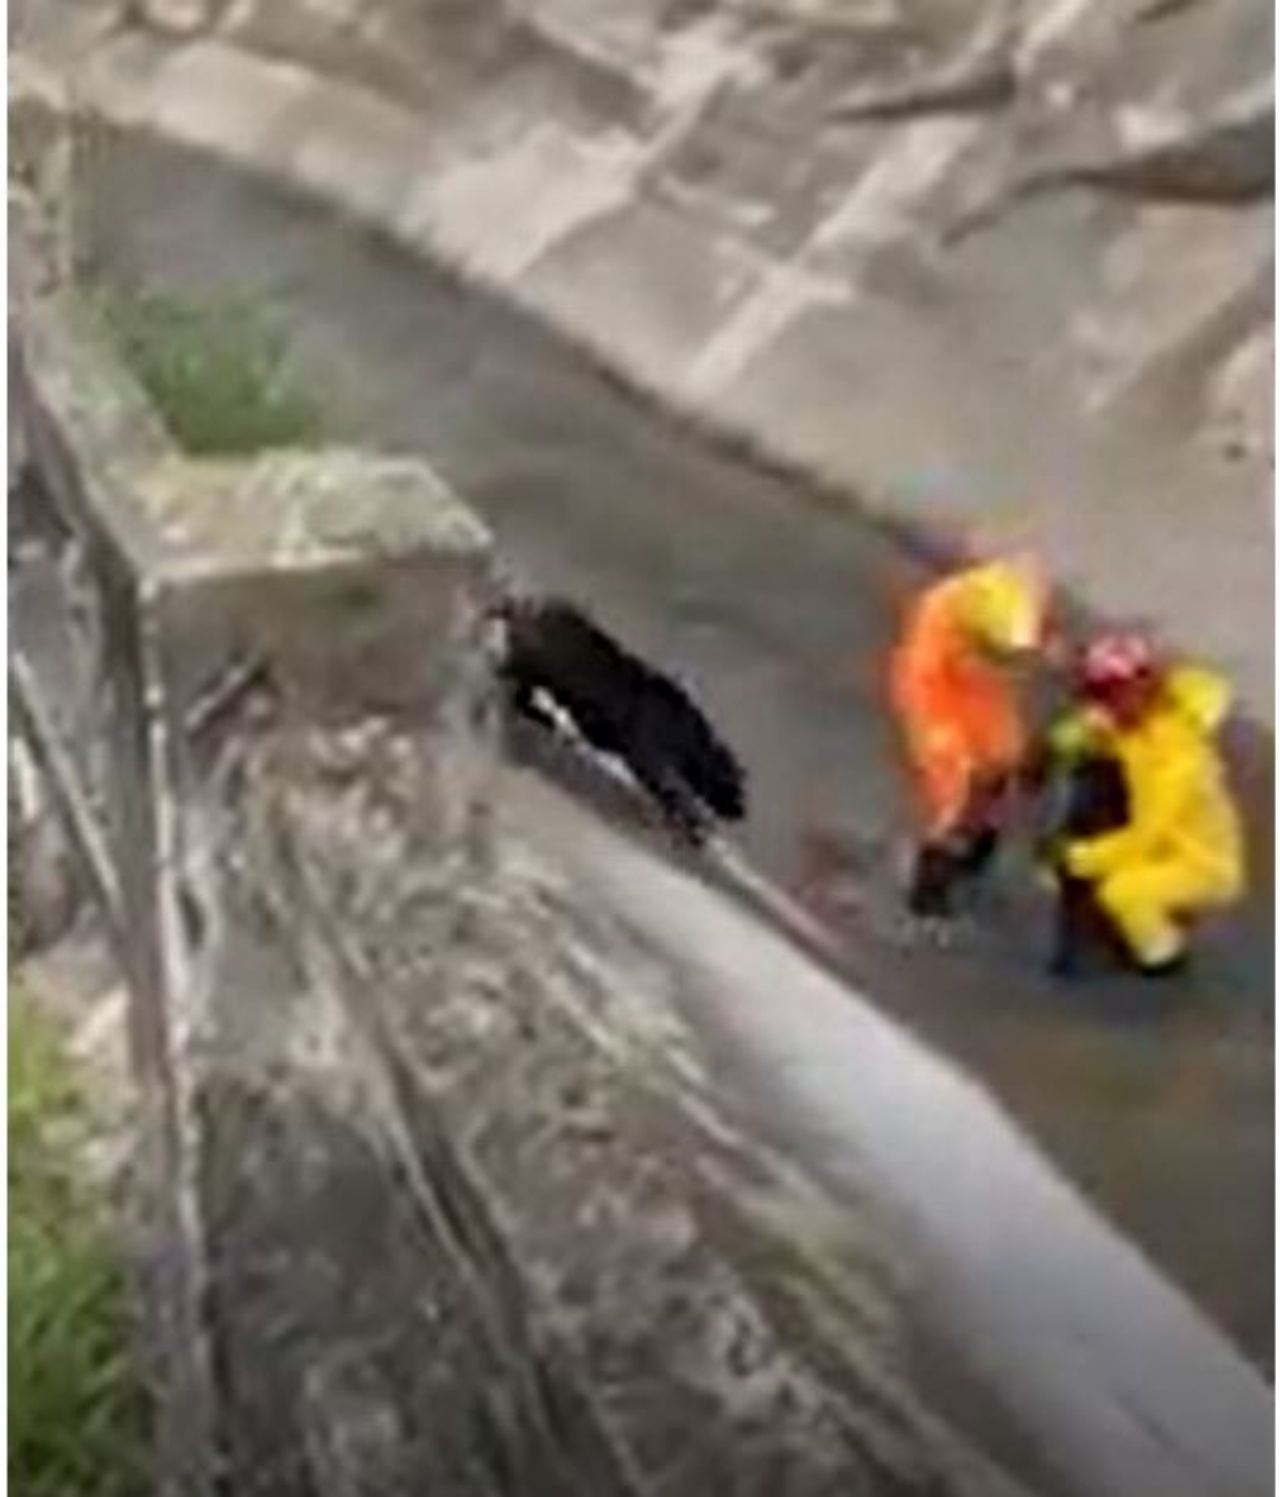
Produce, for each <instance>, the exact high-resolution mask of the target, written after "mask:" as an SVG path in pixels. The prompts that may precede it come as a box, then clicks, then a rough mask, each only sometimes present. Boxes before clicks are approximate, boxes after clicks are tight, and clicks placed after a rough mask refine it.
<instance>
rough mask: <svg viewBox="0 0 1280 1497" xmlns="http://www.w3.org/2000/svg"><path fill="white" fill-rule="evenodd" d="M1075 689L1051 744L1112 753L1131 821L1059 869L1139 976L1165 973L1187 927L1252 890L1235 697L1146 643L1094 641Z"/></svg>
mask: <svg viewBox="0 0 1280 1497" xmlns="http://www.w3.org/2000/svg"><path fill="white" fill-rule="evenodd" d="M1079 689H1080V695H1081V697H1082V700H1083V704H1084V705H1083V707H1082V710H1081V711H1080V712H1078V713H1077V714H1075V715H1073V716H1071V717H1068V718H1067V719H1065V720H1064V722H1063V723H1062V724H1061V725H1060V726H1059V727H1058V728H1057V729H1056V730H1055V731H1054V734H1053V739H1054V746H1055V748H1056V749H1057V750H1058V751H1059V752H1068V753H1069V752H1072V751H1090V752H1101V753H1103V754H1108V755H1112V756H1114V758H1115V760H1116V761H1117V762H1118V764H1119V766H1120V768H1121V771H1122V774H1123V779H1124V784H1125V789H1126V791H1127V798H1128V801H1129V815H1128V820H1127V822H1126V823H1125V824H1124V825H1123V826H1122V827H1120V828H1119V829H1118V830H1115V831H1111V832H1105V833H1103V834H1101V835H1099V836H1093V837H1085V838H1080V839H1077V840H1075V841H1070V842H1068V843H1067V844H1066V846H1065V847H1063V848H1062V849H1061V851H1060V853H1059V859H1060V864H1061V868H1062V871H1063V872H1064V873H1065V874H1066V875H1067V876H1068V877H1069V878H1071V879H1075V880H1079V881H1083V882H1086V883H1088V884H1089V885H1091V887H1092V891H1093V895H1094V898H1095V899H1096V901H1097V903H1098V906H1099V907H1100V909H1101V910H1102V912H1103V913H1104V914H1105V916H1106V917H1107V918H1108V919H1109V921H1110V922H1111V924H1112V926H1113V927H1114V929H1115V931H1116V933H1117V934H1118V935H1119V937H1120V939H1121V942H1122V943H1123V946H1124V948H1125V950H1126V951H1127V952H1128V954H1129V956H1130V957H1131V958H1132V960H1133V963H1134V964H1135V966H1136V967H1137V968H1138V969H1139V970H1141V971H1143V972H1146V973H1150V974H1153V975H1154V974H1158V973H1162V972H1167V971H1170V970H1173V969H1176V968H1177V967H1178V966H1180V965H1181V963H1182V960H1183V958H1184V957H1185V954H1186V944H1187V936H1186V922H1187V920H1188V919H1189V918H1191V917H1194V916H1196V915H1198V914H1200V913H1201V912H1203V911H1207V910H1210V909H1214V908H1221V907H1224V906H1227V905H1230V904H1232V903H1234V902H1235V901H1237V900H1238V899H1239V898H1240V897H1241V895H1242V893H1243V890H1244V882H1245V867H1244V838H1243V834H1242V830H1241V824H1240V817H1239V813H1238V811H1237V809H1236V806H1235V803H1234V800H1233V797H1232V794H1231V790H1230V787H1229V785H1228V781H1227V773H1226V766H1225V763H1224V761H1223V757H1222V753H1221V750H1220V748H1219V745H1218V741H1217V738H1218V730H1219V728H1220V727H1221V725H1222V723H1223V722H1224V720H1225V718H1226V715H1227V711H1228V708H1229V706H1230V690H1229V688H1228V686H1227V684H1226V682H1225V681H1224V680H1223V679H1222V678H1221V677H1219V676H1217V675H1215V674H1213V673H1212V672H1210V671H1207V670H1203V669H1201V668H1199V667H1196V666H1192V665H1189V664H1185V663H1182V664H1166V663H1164V662H1161V661H1160V660H1159V659H1158V658H1157V656H1156V655H1155V653H1154V651H1153V650H1152V649H1151V647H1150V646H1149V645H1148V644H1147V642H1146V641H1145V640H1143V639H1142V638H1141V637H1139V636H1114V637H1110V638H1106V639H1102V640H1099V641H1097V642H1096V643H1095V644H1093V645H1092V646H1090V648H1089V650H1088V651H1087V653H1086V656H1085V659H1084V662H1083V666H1082V670H1081V676H1080V682H1079Z"/></svg>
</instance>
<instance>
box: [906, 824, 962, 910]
mask: <svg viewBox="0 0 1280 1497" xmlns="http://www.w3.org/2000/svg"><path fill="white" fill-rule="evenodd" d="M960 875H961V868H960V865H959V863H958V861H957V859H956V856H955V853H954V852H953V851H952V850H951V849H950V848H947V847H942V846H939V845H938V844H937V843H936V842H926V843H924V844H923V846H922V847H921V848H920V849H919V851H918V852H917V853H916V858H915V865H914V867H913V868H912V872H911V880H910V883H909V884H908V887H907V908H908V909H909V910H910V911H911V913H912V914H913V915H915V916H917V917H918V918H920V919H922V920H946V919H949V918H950V917H951V916H952V914H954V908H953V895H954V891H955V885H956V880H957V879H958V878H959V877H960Z"/></svg>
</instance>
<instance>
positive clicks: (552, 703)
mask: <svg viewBox="0 0 1280 1497" xmlns="http://www.w3.org/2000/svg"><path fill="white" fill-rule="evenodd" d="M533 694H534V697H535V698H536V699H537V702H538V705H539V706H540V707H541V708H542V710H543V711H544V712H545V713H546V714H547V716H548V717H550V718H551V720H552V721H553V722H554V723H555V725H556V732H557V733H560V734H561V735H563V737H565V738H566V739H568V740H569V742H571V743H573V744H574V745H575V746H576V747H577V748H578V749H579V750H581V751H582V752H584V753H587V754H590V756H591V757H592V758H593V759H594V760H595V761H596V763H597V764H599V765H600V767H601V768H602V769H604V770H605V771H606V772H607V773H608V774H611V775H612V776H613V777H614V779H617V780H621V781H623V782H624V783H625V784H627V785H632V786H634V785H636V784H637V781H636V778H635V776H634V775H633V774H632V773H631V768H630V766H629V765H628V764H627V761H626V760H625V759H623V758H621V757H619V755H617V754H607V753H605V752H604V751H603V750H601V749H598V748H597V747H596V746H595V744H593V743H592V742H591V741H590V739H589V738H587V736H586V734H585V733H583V732H582V730H581V729H580V728H579V727H578V725H577V723H576V722H575V721H574V719H573V713H572V712H570V711H569V709H568V708H567V707H565V706H563V705H561V703H560V702H558V701H556V699H555V697H554V696H553V695H552V694H551V693H550V692H549V691H545V690H544V689H543V688H542V687H541V686H535V687H534V689H533Z"/></svg>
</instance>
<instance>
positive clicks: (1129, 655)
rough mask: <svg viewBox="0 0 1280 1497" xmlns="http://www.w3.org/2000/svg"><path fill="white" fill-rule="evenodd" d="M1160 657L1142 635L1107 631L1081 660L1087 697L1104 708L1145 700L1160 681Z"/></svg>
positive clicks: (1083, 686)
mask: <svg viewBox="0 0 1280 1497" xmlns="http://www.w3.org/2000/svg"><path fill="white" fill-rule="evenodd" d="M1161 674H1162V671H1161V665H1160V659H1159V656H1158V655H1157V653H1156V651H1155V649H1154V648H1153V646H1152V644H1151V642H1150V641H1149V640H1148V639H1146V638H1145V637H1144V636H1143V635H1141V634H1105V635H1103V636H1102V638H1100V639H1095V640H1094V641H1093V643H1092V644H1090V645H1089V646H1088V647H1087V649H1086V650H1085V652H1084V656H1083V658H1082V659H1081V661H1080V670H1079V684H1080V690H1081V692H1082V693H1083V695H1084V696H1086V697H1088V698H1089V699H1090V700H1091V701H1095V702H1097V703H1099V705H1101V706H1104V707H1124V706H1127V705H1129V704H1131V703H1135V702H1137V701H1140V700H1142V699H1145V698H1146V697H1147V696H1148V695H1149V693H1150V692H1151V691H1152V690H1153V689H1154V688H1155V687H1156V686H1157V685H1158V684H1159V681H1160V678H1161Z"/></svg>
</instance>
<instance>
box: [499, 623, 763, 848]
mask: <svg viewBox="0 0 1280 1497" xmlns="http://www.w3.org/2000/svg"><path fill="white" fill-rule="evenodd" d="M497 613H498V616H499V618H500V619H501V620H502V623H503V624H504V626H505V639H504V643H503V648H502V651H501V657H500V662H499V665H498V675H499V679H500V680H501V682H502V683H503V685H504V687H505V689H506V694H507V700H508V703H509V705H510V706H511V708H512V709H513V710H514V711H515V712H517V713H519V714H520V715H521V716H523V717H525V718H527V719H529V720H531V721H533V722H536V723H539V724H541V725H542V726H543V727H550V728H553V729H554V728H555V727H557V724H556V722H555V720H554V717H553V716H552V714H550V713H549V712H547V711H546V710H545V709H544V708H543V707H542V705H541V703H540V702H539V700H538V696H539V693H542V694H545V696H547V697H548V698H550V699H551V701H553V702H554V703H555V704H556V706H557V707H558V708H560V709H561V710H562V711H564V712H566V713H567V714H568V715H569V717H570V718H572V720H573V724H574V726H575V727H576V729H577V730H578V732H579V733H580V734H581V735H582V737H583V738H584V739H586V741H587V742H588V743H589V744H590V745H591V747H592V748H594V749H596V750H597V751H598V752H600V753H604V754H611V755H614V756H616V757H617V758H619V759H621V760H622V761H623V762H624V763H625V764H626V766H627V768H628V769H629V770H630V771H631V773H632V775H633V776H634V778H635V779H636V781H637V783H638V784H640V785H641V786H642V787H643V788H644V789H645V790H646V791H647V792H648V793H649V794H650V795H651V796H652V797H653V799H654V801H655V802H656V803H657V805H658V806H659V807H660V809H661V810H662V812H663V814H664V815H665V816H666V818H667V819H668V821H669V822H670V823H671V824H672V825H673V826H674V827H675V828H676V830H677V831H678V832H680V833H681V835H682V836H684V837H685V838H687V839H688V840H690V841H692V842H694V843H698V842H701V841H702V840H703V838H704V836H705V833H706V828H707V820H708V813H710V816H711V817H716V818H719V819H721V820H723V821H739V820H741V819H742V817H743V816H745V814H746V775H745V772H744V771H743V768H742V766H741V764H740V763H739V762H738V760H737V758H736V757H735V756H734V754H733V753H732V752H731V751H730V749H729V748H728V747H727V746H726V745H725V744H724V743H723V742H722V741H721V739H720V738H719V737H718V736H717V735H716V733H715V731H714V729H713V728H712V727H711V725H710V723H709V722H708V721H707V719H706V717H705V716H704V715H703V714H702V712H700V711H699V710H698V708H697V707H696V706H695V705H694V703H693V702H692V701H691V700H690V698H689V696H688V695H687V693H686V692H685V691H683V690H682V689H681V688H680V687H679V686H677V685H676V683H675V682H674V681H672V680H671V679H670V678H669V677H668V676H665V675H663V674H662V672H660V671H657V670H655V669H654V668H653V667H652V666H649V665H647V664H646V663H645V662H644V661H642V660H640V659H638V658H637V657H636V656H635V655H632V654H631V653H630V652H629V651H627V650H625V649H624V648H623V647H622V646H621V645H619V644H618V643H617V641H616V640H614V639H611V638H610V636H609V635H608V634H606V633H605V631H604V630H603V629H601V628H600V626H599V625H598V624H596V623H595V622H593V621H592V620H591V619H590V618H588V617H587V615H586V614H585V613H583V612H582V610H581V609H578V608H575V607H574V606H573V605H572V604H570V603H567V602H564V601H563V600H561V599H557V598H548V599H535V600H525V599H520V600H512V601H507V602H504V603H503V604H502V605H501V606H500V608H499V609H498V610H497Z"/></svg>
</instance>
